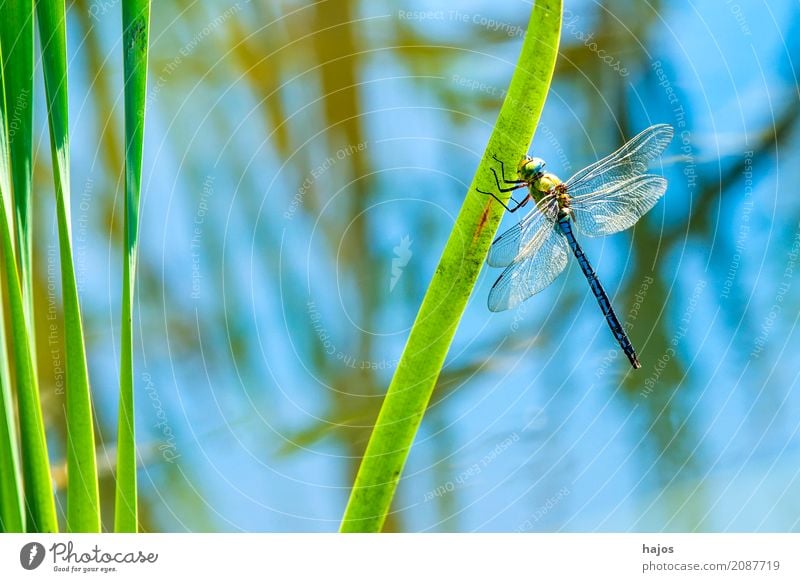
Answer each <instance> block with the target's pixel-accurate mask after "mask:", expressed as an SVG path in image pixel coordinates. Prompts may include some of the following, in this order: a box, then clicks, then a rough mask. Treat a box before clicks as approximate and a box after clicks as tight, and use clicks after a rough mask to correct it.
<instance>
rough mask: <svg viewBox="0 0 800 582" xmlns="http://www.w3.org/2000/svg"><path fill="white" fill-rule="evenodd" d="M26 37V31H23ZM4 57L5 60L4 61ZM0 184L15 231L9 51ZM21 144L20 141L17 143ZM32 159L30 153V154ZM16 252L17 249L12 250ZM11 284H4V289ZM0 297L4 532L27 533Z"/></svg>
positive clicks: (13, 26)
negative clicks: (10, 128) (10, 156)
mask: <svg viewBox="0 0 800 582" xmlns="http://www.w3.org/2000/svg"><path fill="white" fill-rule="evenodd" d="M20 13H21V10H20V5H19V4H16V3H13V4H12V3H9V2H3V3H2V4H0V47H9V46H13V44H14V41H15V38H14V34H15V33H19V30H20V26H19V22H18V21H19V16H20ZM22 34H24V28H23V32H22ZM20 54H21V51H19V50H15V51H14V55H15V56H16V57H17V58H18V57H19V56H20ZM3 57H4V58H3ZM0 61H2V68H1V69H0V91H2V99H0V119H2V123H0V130H2V138H0V156H2V158H1V159H0V174H2V175H0V181H2V186H0V188H2V192H3V193H2V196H3V198H4V203H3V207H4V208H3V212H4V215H3V217H2V220H4V222H5V224H6V226H5V228H8V229H9V230H11V229H12V226H11V225H12V224H13V219H12V213H11V206H12V202H11V199H10V198H11V192H12V187H11V184H12V176H11V175H9V174H10V173H12V172H11V167H12V166H11V164H12V163H13V162H12V160H13V156H12V160H9V150H12V149H13V147H12V145H13V143H9V139H10V137H11V136H10V134H9V132H8V123H7V122H8V111H7V109H6V105H7V102H6V98H5V96H6V94H9V93H10V94H11V95H14V94H15V90H14V83H13V82H12V81H11V79H12V78H14V77H17V76H18V75H19V71H18V70H17V66H18V64H19V63H18V62H12V61H11V58H10V57H9V55H8V54H7V52H5V51H2V50H0ZM12 117H13V114H12ZM20 123H24V120H20ZM22 129H24V128H22ZM17 143H19V142H17ZM28 155H29V156H30V151H29V152H28ZM18 232H19V231H18ZM12 252H13V249H12ZM0 254H2V255H3V258H2V260H4V261H5V260H12V261H13V260H15V258H14V256H13V255H12V256H11V257H10V258H6V255H5V253H2V252H0ZM4 287H7V285H0V288H4ZM3 297H4V296H3V295H2V294H0V462H1V464H0V532H16V533H19V532H23V531H25V510H24V505H23V498H22V474H21V472H20V459H19V441H18V439H17V426H16V422H15V419H14V395H13V393H12V391H11V369H10V367H9V361H8V353H9V352H8V342H7V339H6V327H5V322H6V314H5V310H6V304H5V300H4V299H3Z"/></svg>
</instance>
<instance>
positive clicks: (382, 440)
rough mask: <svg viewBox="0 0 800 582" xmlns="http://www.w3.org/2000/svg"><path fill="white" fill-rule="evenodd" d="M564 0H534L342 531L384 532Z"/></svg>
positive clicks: (531, 109)
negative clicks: (499, 178)
mask: <svg viewBox="0 0 800 582" xmlns="http://www.w3.org/2000/svg"><path fill="white" fill-rule="evenodd" d="M561 10H562V7H561V0H537V1H536V4H535V6H534V8H533V12H532V14H531V20H530V24H529V27H528V32H527V34H526V35H525V40H524V41H523V45H522V52H521V54H520V57H519V62H518V64H517V68H516V70H515V72H514V75H513V77H512V79H511V85H510V87H509V90H508V94H507V95H506V98H505V100H504V102H503V106H502V108H501V110H500V115H499V116H498V118H497V122H496V124H495V128H494V131H493V132H492V135H491V137H490V138H489V144H488V146H487V149H486V152H485V153H484V155H483V159H482V160H481V163H480V165H479V167H478V171H477V173H476V175H475V178H474V179H473V182H472V184H471V185H470V188H469V191H468V192H467V195H466V199H465V200H464V204H463V206H462V207H461V211H460V212H459V215H458V218H457V219H456V224H455V226H454V227H453V231H452V233H451V234H450V238H449V239H448V241H447V245H446V246H445V249H444V252H443V254H442V257H441V259H440V261H439V266H438V267H437V269H436V273H435V274H434V276H433V279H432V280H431V283H430V286H429V287H428V291H427V292H426V294H425V298H424V299H423V301H422V306H421V307H420V310H419V313H418V314H417V319H416V321H415V322H414V326H413V327H412V329H411V333H410V335H409V338H408V342H407V343H406V347H405V349H404V350H403V354H402V356H401V358H400V363H399V365H398V367H397V370H396V372H395V375H394V377H393V378H392V382H391V384H390V385H389V390H388V392H387V394H386V399H385V400H384V403H383V406H382V408H381V411H380V414H379V415H378V420H377V422H376V424H375V428H374V430H373V432H372V436H371V437H370V440H369V444H368V445H367V450H366V453H365V454H364V459H363V460H362V462H361V467H360V468H359V471H358V475H357V477H356V482H355V485H354V486H353V490H352V492H351V494H350V500H349V502H348V505H347V509H346V511H345V515H344V519H343V521H342V524H341V531H344V532H354V531H364V532H376V531H380V529H381V527H382V526H383V522H384V520H385V519H386V514H387V513H388V511H389V507H390V505H391V502H392V498H393V496H394V492H395V490H396V488H397V483H398V481H399V480H400V473H401V472H402V470H403V466H404V465H405V462H406V459H407V457H408V453H409V449H410V448H411V444H412V442H413V440H414V436H415V435H416V433H417V429H418V428H419V425H420V422H421V421H422V416H423V414H424V413H425V409H426V408H427V406H428V402H429V401H430V397H431V393H432V392H433V388H434V385H435V383H436V379H437V378H438V376H439V374H440V372H441V369H442V366H443V365H444V360H445V356H446V355H447V351H448V349H449V347H450V344H451V342H452V339H453V336H454V334H455V332H456V328H457V326H458V322H459V320H460V319H461V316H462V314H463V312H464V308H465V307H466V304H467V300H468V299H469V296H470V294H471V293H472V289H473V287H474V285H475V281H476V279H477V277H478V273H479V272H480V270H481V267H482V266H483V263H484V260H485V259H486V254H487V252H488V250H489V246H490V245H491V242H492V238H493V237H494V234H495V231H496V230H497V226H498V225H499V223H500V220H501V218H502V216H503V208H502V206H500V204H498V203H497V202H496V201H494V200H493V199H492V198H491V197H488V196H484V195H482V194H479V193H477V192H476V188H480V189H481V190H485V191H492V190H495V189H496V186H495V184H494V180H493V178H492V173H491V168H492V167H494V165H496V162H494V161H493V160H492V155H493V154H496V155H497V156H498V157H500V158H501V159H505V160H507V161H508V162H516V161H517V160H519V159H520V157H521V156H522V155H523V154H524V153H525V151H526V150H527V147H528V145H529V144H530V142H531V139H532V137H533V133H534V131H535V129H536V125H537V123H538V121H539V116H540V114H541V111H542V107H543V106H544V101H545V97H546V96H547V92H548V90H549V88H550V82H551V80H552V76H553V69H554V67H555V61H556V54H557V53H558V41H559V35H560V31H561Z"/></svg>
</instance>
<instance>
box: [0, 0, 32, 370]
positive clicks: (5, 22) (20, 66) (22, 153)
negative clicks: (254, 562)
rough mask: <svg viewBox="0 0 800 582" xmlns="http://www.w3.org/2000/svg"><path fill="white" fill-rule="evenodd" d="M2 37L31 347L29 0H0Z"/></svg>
mask: <svg viewBox="0 0 800 582" xmlns="http://www.w3.org/2000/svg"><path fill="white" fill-rule="evenodd" d="M0 38H2V43H3V57H4V58H3V74H4V77H5V82H6V101H7V106H8V124H9V127H8V143H9V149H10V153H11V175H12V185H13V189H14V190H13V191H14V210H15V215H16V241H15V242H16V246H17V261H18V263H19V269H20V277H21V279H22V297H23V301H24V302H25V317H26V319H27V321H28V333H29V334H30V336H31V337H30V339H31V344H32V345H34V346H35V345H36V342H35V338H34V331H35V326H34V319H33V272H32V248H31V247H32V243H33V229H32V228H31V226H32V225H31V216H32V205H31V178H32V171H33V161H32V160H33V0H13V1H12V0H0ZM9 210H10V209H9ZM34 353H35V350H34ZM34 373H36V370H35V369H34Z"/></svg>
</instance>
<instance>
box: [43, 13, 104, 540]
mask: <svg viewBox="0 0 800 582" xmlns="http://www.w3.org/2000/svg"><path fill="white" fill-rule="evenodd" d="M36 15H37V17H38V21H39V38H40V42H41V45H42V68H43V71H44V87H45V94H46V97H47V116H48V122H49V126H50V150H51V154H52V158H53V179H54V182H55V194H56V215H57V219H58V243H59V258H60V260H61V285H62V289H63V295H64V321H65V339H66V345H67V354H66V395H67V474H68V476H69V482H68V487H67V529H68V530H69V531H72V532H99V531H100V502H99V492H98V483H97V463H96V461H95V445H94V425H93V420H92V419H93V415H92V401H91V394H90V391H89V374H88V371H87V367H86V351H85V345H84V338H83V325H82V324H81V315H80V302H79V300H78V287H77V283H76V280H75V265H74V262H73V259H72V234H71V226H70V202H69V200H70V184H69V123H68V109H67V39H66V14H65V3H64V1H63V0H37V2H36Z"/></svg>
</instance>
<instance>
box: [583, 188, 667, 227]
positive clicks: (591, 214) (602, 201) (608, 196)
mask: <svg viewBox="0 0 800 582" xmlns="http://www.w3.org/2000/svg"><path fill="white" fill-rule="evenodd" d="M666 190H667V181H666V180H665V179H664V178H662V177H661V176H653V175H652V174H644V175H640V176H634V177H632V178H628V179H627V180H619V181H616V182H612V183H611V184H609V185H608V186H606V187H604V188H601V189H600V190H597V191H594V192H591V193H589V194H584V195H582V196H578V197H576V198H573V199H572V200H570V208H571V209H572V219H573V220H574V222H575V227H576V228H577V229H578V231H579V232H581V233H583V234H585V235H586V236H605V235H607V234H612V233H615V232H620V231H622V230H625V229H628V228H630V227H632V226H633V225H634V224H636V222H637V221H638V220H639V219H640V218H641V217H642V216H644V214H645V213H647V212H648V211H649V210H650V209H651V208H653V206H655V204H656V202H658V200H659V198H661V197H662V196H663V195H664V192H665V191H666Z"/></svg>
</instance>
